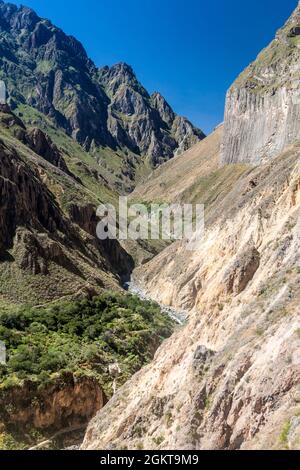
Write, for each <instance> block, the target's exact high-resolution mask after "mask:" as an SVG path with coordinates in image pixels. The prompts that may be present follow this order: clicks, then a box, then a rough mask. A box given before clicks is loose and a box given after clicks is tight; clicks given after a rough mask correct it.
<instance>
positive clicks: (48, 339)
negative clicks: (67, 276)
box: [0, 293, 173, 396]
mask: <svg viewBox="0 0 300 470" xmlns="http://www.w3.org/2000/svg"><path fill="white" fill-rule="evenodd" d="M172 328H173V323H172V321H171V320H170V319H169V318H168V317H167V316H166V315H164V314H162V313H161V312H160V308H159V306H158V305H156V304H154V303H152V302H144V301H141V300H139V299H138V298H137V297H134V296H131V295H122V294H115V293H105V294H103V295H101V296H99V297H95V298H94V299H92V300H82V301H78V302H73V303H62V304H57V305H55V306H51V307H48V308H30V307H21V308H19V309H18V310H11V311H7V310H5V311H3V312H2V313H0V339H1V341H3V342H4V343H5V345H6V347H7V353H8V362H7V366H1V369H0V390H2V391H3V390H5V389H8V388H10V387H12V386H16V385H22V382H23V380H25V379H26V380H31V381H34V382H37V383H38V384H41V385H44V384H45V383H47V382H51V381H54V380H56V379H57V374H58V373H59V374H61V373H62V372H63V371H71V372H73V373H75V374H79V375H81V374H88V375H93V376H95V377H97V379H98V380H99V382H100V383H101V385H102V387H103V388H104V390H105V392H106V393H107V395H108V396H109V395H110V394H111V385H112V380H113V378H112V377H110V376H109V372H108V366H109V365H110V364H112V363H116V362H118V363H119V365H120V369H121V375H120V377H119V378H118V383H119V384H121V383H124V382H125V381H126V380H127V379H128V378H129V377H130V376H131V375H132V374H133V373H135V372H136V371H137V370H139V369H140V368H141V367H142V365H143V364H145V363H147V362H148V361H149V360H150V359H151V358H152V355H153V352H154V351H155V349H156V348H157V347H158V346H159V344H160V343H161V342H162V341H163V339H164V338H166V337H168V336H169V335H170V334H171V332H172Z"/></svg>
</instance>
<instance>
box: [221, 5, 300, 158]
mask: <svg viewBox="0 0 300 470" xmlns="http://www.w3.org/2000/svg"><path fill="white" fill-rule="evenodd" d="M299 47H300V6H298V7H297V8H296V10H295V11H294V13H293V14H292V16H291V18H290V19H289V20H288V21H287V23H286V24H285V26H284V27H283V28H282V29H281V30H279V31H278V33H277V34H276V38H275V39H274V41H273V42H272V43H271V44H270V45H269V46H268V47H267V48H266V49H265V50H263V51H262V52H261V53H260V54H259V56H258V57H257V59H256V60H255V61H254V62H253V63H252V64H251V65H250V66H249V67H248V68H247V69H246V70H245V71H244V72H243V73H242V74H241V75H240V76H239V77H238V79H237V80H236V81H235V82H234V84H233V85H232V87H231V88H230V90H229V91H228V94H227V99H226V110H225V125H224V140H223V150H222V155H221V160H222V162H223V163H224V164H227V163H236V162H247V163H251V164H259V163H261V162H263V161H265V160H268V159H269V158H273V157H275V156H277V155H279V153H280V152H281V151H282V150H283V149H284V148H285V147H286V146H287V145H289V144H291V143H293V142H295V141H296V140H297V139H299V138H300V88H299V85H300V81H299V80H300V50H299Z"/></svg>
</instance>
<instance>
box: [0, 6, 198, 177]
mask: <svg viewBox="0 0 300 470" xmlns="http://www.w3.org/2000/svg"><path fill="white" fill-rule="evenodd" d="M0 78H1V79H3V80H5V82H6V84H7V87H8V92H9V102H10V105H11V106H12V107H16V106H20V105H24V104H27V105H29V106H31V107H33V108H35V109H37V110H38V111H39V112H41V113H43V114H44V115H46V116H47V117H50V118H51V119H52V121H53V122H54V123H55V124H56V125H57V126H58V127H59V128H61V129H64V131H65V132H66V133H67V134H68V135H71V136H72V137H73V139H75V140H76V141H78V142H79V143H80V144H81V145H82V146H83V147H84V149H86V150H88V151H91V153H92V155H93V156H94V157H95V158H96V159H97V160H98V161H99V163H100V164H101V163H103V148H106V149H109V150H110V151H111V152H113V153H115V152H117V151H118V152H119V153H120V155H121V159H122V165H121V168H118V170H116V162H115V160H116V158H115V159H114V158H113V156H112V155H110V156H111V159H112V160H114V161H113V162H111V161H110V159H108V161H106V165H107V166H108V167H109V168H110V169H111V171H115V172H116V173H118V171H121V172H123V173H125V176H129V177H130V178H131V179H134V169H133V165H136V166H138V163H141V161H140V160H141V157H146V156H147V157H148V161H149V162H150V164H151V165H154V166H155V165H157V164H159V163H161V162H163V161H165V160H167V159H169V158H171V157H173V156H174V154H175V153H177V152H181V151H183V150H185V149H186V148H188V147H189V146H190V145H192V144H194V143H195V142H197V141H199V140H201V139H202V138H203V137H204V134H203V133H202V132H201V131H200V130H199V129H197V128H195V127H194V126H193V125H192V124H191V123H190V122H189V121H188V120H187V119H185V118H179V117H177V116H176V115H175V113H174V112H173V111H172V110H171V109H170V113H171V115H172V118H171V120H170V121H169V122H166V121H164V120H163V119H162V117H161V115H160V112H159V111H157V109H156V105H157V99H155V98H154V99H153V100H152V99H151V97H150V96H149V95H148V93H147V91H146V90H145V89H144V88H143V86H142V85H141V84H140V83H139V82H138V80H137V78H136V77H135V75H134V73H133V70H132V68H131V67H130V66H128V65H127V64H123V63H120V64H117V65H115V66H113V67H111V68H109V67H104V68H102V69H97V67H96V66H95V64H94V63H93V62H92V61H91V60H90V59H89V58H88V56H87V54H86V51H85V50H84V48H83V46H82V45H81V44H80V42H79V41H77V40H76V39H75V38H74V37H72V36H67V35H66V34H65V33H64V32H63V31H62V30H60V29H59V28H57V27H55V26H54V25H53V24H52V23H51V22H50V21H48V20H45V19H42V18H39V17H38V16H37V15H36V13H35V12H34V11H33V10H31V9H30V8H27V7H24V6H21V7H19V8H18V7H17V6H16V5H12V4H9V3H4V2H3V1H1V2H0ZM160 100H163V98H162V97H160ZM164 106H165V107H169V106H168V105H167V104H164ZM30 114H31V113H30V112H29V115H30ZM29 119H30V117H29ZM104 154H105V153H104ZM101 157H102V158H101ZM119 158H120V157H119ZM117 160H118V159H117ZM119 166H120V165H119Z"/></svg>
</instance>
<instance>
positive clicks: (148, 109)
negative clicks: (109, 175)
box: [99, 63, 205, 166]
mask: <svg viewBox="0 0 300 470" xmlns="http://www.w3.org/2000/svg"><path fill="white" fill-rule="evenodd" d="M99 77H100V82H101V83H102V84H103V86H104V89H105V90H106V92H107V94H108V96H109V97H110V100H111V101H110V105H109V107H108V115H109V118H108V128H109V131H110V132H111V134H112V135H113V136H114V138H115V139H116V141H117V142H118V144H119V145H120V146H122V145H124V143H125V144H126V146H127V147H129V148H130V149H131V150H132V151H133V152H135V153H138V154H141V155H146V156H148V157H149V159H150V161H151V163H152V164H153V165H154V166H155V165H158V164H160V163H162V162H163V161H165V160H168V159H170V158H171V157H172V156H174V154H176V153H182V151H184V150H186V149H187V148H189V147H191V146H192V145H193V144H194V143H197V142H199V140H201V139H203V138H204V137H205V135H204V134H203V132H202V131H200V130H199V129H196V128H195V127H194V126H193V125H192V124H191V123H190V122H189V121H188V120H187V119H185V118H181V117H179V116H176V114H175V113H174V111H173V110H172V109H171V107H170V106H169V104H168V103H167V102H166V100H165V99H164V98H163V97H162V96H161V95H160V94H159V93H154V94H153V95H152V96H149V94H148V92H147V91H146V90H145V89H144V88H143V86H142V85H141V84H140V83H139V82H138V80H137V78H136V76H135V75H134V72H133V70H132V68H131V67H130V66H128V65H127V64H124V63H121V64H116V65H114V66H113V67H111V68H109V67H104V68H103V69H101V70H100V71H99Z"/></svg>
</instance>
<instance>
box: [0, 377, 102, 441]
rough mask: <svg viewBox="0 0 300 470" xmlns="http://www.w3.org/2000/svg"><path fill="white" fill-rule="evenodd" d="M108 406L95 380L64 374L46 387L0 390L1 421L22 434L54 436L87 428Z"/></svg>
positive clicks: (24, 386)
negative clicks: (26, 432) (76, 428)
mask: <svg viewBox="0 0 300 470" xmlns="http://www.w3.org/2000/svg"><path fill="white" fill-rule="evenodd" d="M106 402H107V398H106V396H105V393H104V392H103V390H102V388H101V386H100V385H99V383H98V381H97V380H96V379H95V378H92V377H87V376H83V377H75V376H74V375H73V374H71V373H65V374H64V375H63V376H61V377H58V378H57V379H56V381H53V383H52V384H49V385H44V386H43V387H41V386H40V387H38V386H37V384H35V383H33V382H30V381H25V383H24V385H23V386H16V387H13V388H10V389H9V390H1V392H0V403H1V411H0V420H1V422H4V423H5V425H6V427H7V428H9V427H10V426H12V427H13V428H14V429H18V427H19V429H20V428H21V427H22V432H24V431H25V429H27V430H30V429H32V428H34V429H36V430H43V431H48V432H49V431H50V432H55V431H58V430H62V429H65V428H71V427H73V426H79V425H83V426H84V425H85V424H86V423H87V422H88V420H89V419H91V418H92V417H93V416H94V415H95V414H96V413H97V411H99V410H100V409H101V408H103V406H104V405H105V403H106ZM0 434H1V430H0ZM24 434H25V433H24Z"/></svg>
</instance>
